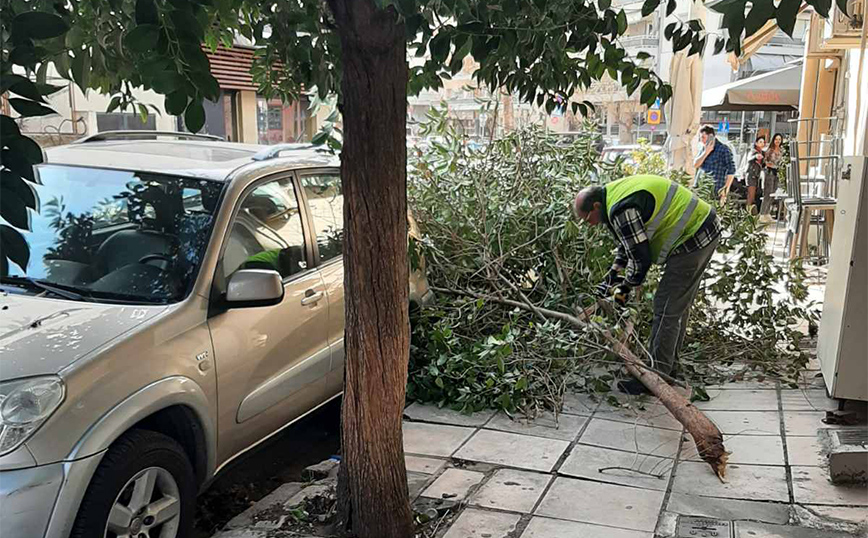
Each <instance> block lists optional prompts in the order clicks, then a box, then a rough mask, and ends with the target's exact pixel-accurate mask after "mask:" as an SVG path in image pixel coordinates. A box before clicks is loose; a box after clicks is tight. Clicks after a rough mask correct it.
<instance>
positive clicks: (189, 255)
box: [0, 164, 223, 304]
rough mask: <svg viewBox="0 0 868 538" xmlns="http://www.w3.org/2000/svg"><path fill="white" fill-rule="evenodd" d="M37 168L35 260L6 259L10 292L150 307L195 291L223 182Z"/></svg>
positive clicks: (31, 239)
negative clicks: (19, 289) (16, 289)
mask: <svg viewBox="0 0 868 538" xmlns="http://www.w3.org/2000/svg"><path fill="white" fill-rule="evenodd" d="M37 171H38V180H39V182H38V183H39V184H36V185H33V189H34V190H35V192H36V195H37V200H38V202H37V205H38V210H37V211H30V229H29V230H22V236H23V237H24V239H25V241H26V249H27V251H28V254H27V255H26V256H25V257H24V258H22V257H21V256H8V258H10V259H17V260H19V261H20V260H21V259H27V260H28V261H27V263H26V264H25V265H26V266H25V267H21V266H19V265H17V264H16V263H13V262H8V263H6V262H5V260H4V263H3V266H2V267H0V270H2V274H0V277H2V280H0V282H2V283H3V285H4V287H9V286H18V287H24V288H25V289H28V290H31V291H33V292H35V293H46V292H48V293H51V292H52V291H53V292H54V295H55V296H64V297H66V298H76V297H78V298H80V299H81V300H95V301H101V302H102V301H106V302H112V301H117V302H127V303H142V304H155V303H171V302H176V301H179V300H181V299H183V298H184V297H185V296H186V295H187V293H188V292H189V291H190V288H191V287H192V285H193V282H194V280H195V278H196V274H197V273H198V270H199V264H200V261H201V259H202V256H203V255H204V252H205V247H206V245H207V243H208V238H209V236H210V233H211V227H212V223H213V220H214V214H215V211H216V208H217V202H218V199H219V195H220V192H221V189H222V186H223V185H222V183H220V182H216V181H209V180H201V179H188V178H180V177H172V176H164V175H158V174H150V173H142V172H127V171H120V170H102V169H96V168H83V167H73V166H61V165H49V164H45V165H41V166H38V167H37ZM0 222H2V219H0ZM18 248H25V246H24V245H20V244H19V245H18ZM64 290H65V291H66V292H67V293H65V294H64V293H63V291H64ZM70 292H71V293H70Z"/></svg>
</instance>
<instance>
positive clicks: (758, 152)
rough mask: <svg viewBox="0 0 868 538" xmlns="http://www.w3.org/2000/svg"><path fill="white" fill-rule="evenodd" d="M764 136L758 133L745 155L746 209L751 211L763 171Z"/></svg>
mask: <svg viewBox="0 0 868 538" xmlns="http://www.w3.org/2000/svg"><path fill="white" fill-rule="evenodd" d="M765 146H766V137H765V136H763V135H760V136H758V137H756V140H755V141H754V143H753V148H752V149H751V150H750V154H749V155H748V156H747V170H746V172H745V180H746V182H747V210H748V211H751V212H753V211H754V209H752V208H753V207H754V206H755V204H756V190H757V187H759V182H760V178H761V177H762V172H763V160H764V159H765V152H764V149H765Z"/></svg>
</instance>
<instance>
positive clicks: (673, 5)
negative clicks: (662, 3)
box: [666, 0, 678, 17]
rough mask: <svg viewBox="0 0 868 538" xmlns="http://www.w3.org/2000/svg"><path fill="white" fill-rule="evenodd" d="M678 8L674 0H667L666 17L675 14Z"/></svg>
mask: <svg viewBox="0 0 868 538" xmlns="http://www.w3.org/2000/svg"><path fill="white" fill-rule="evenodd" d="M677 7H678V2H677V1H676V0H669V2H668V3H667V4H666V16H667V17H668V16H670V15H672V14H673V13H675V8H677Z"/></svg>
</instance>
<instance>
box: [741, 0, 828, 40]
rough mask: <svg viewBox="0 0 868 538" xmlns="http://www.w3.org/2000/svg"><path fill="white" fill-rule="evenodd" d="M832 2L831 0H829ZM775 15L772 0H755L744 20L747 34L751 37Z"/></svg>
mask: <svg viewBox="0 0 868 538" xmlns="http://www.w3.org/2000/svg"><path fill="white" fill-rule="evenodd" d="M829 1H830V2H831V0H829ZM774 15H775V5H774V3H773V2H772V0H753V7H752V8H751V10H750V11H749V12H748V14H747V18H746V19H745V20H744V31H745V36H746V37H750V36H752V35H753V34H755V33H757V30H759V29H760V28H762V27H763V25H764V24H765V23H766V22H767V21H768V20H769V19H771V18H772V17H774Z"/></svg>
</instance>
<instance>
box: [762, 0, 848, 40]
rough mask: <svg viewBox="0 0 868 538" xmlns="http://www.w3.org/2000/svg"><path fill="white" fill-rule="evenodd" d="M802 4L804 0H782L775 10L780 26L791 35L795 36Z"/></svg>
mask: <svg viewBox="0 0 868 538" xmlns="http://www.w3.org/2000/svg"><path fill="white" fill-rule="evenodd" d="M845 1H846V0H845ZM801 5H802V0H781V3H780V4H779V5H778V8H777V9H776V10H775V20H777V23H778V28H780V29H781V30H783V32H784V33H785V34H787V35H788V36H790V37H793V30H794V29H795V27H796V17H797V16H798V14H799V7H800V6H801Z"/></svg>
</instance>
